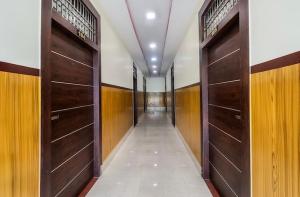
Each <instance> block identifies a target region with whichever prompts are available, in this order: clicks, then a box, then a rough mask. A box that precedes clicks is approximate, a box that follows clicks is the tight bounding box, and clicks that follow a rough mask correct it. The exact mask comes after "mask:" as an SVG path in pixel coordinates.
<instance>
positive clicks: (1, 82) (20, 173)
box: [0, 72, 40, 197]
mask: <svg viewBox="0 0 300 197" xmlns="http://www.w3.org/2000/svg"><path fill="white" fill-rule="evenodd" d="M0 122H1V124H0V138H1V143H0V155H1V162H0V174H1V176H0V194H1V196H7V197H13V196H33V197H38V196H39V185H40V183H39V182H40V179H39V176H40V173H39V169H40V79H39V77H35V76H28V75H22V74H14V73H8V72H0Z"/></svg>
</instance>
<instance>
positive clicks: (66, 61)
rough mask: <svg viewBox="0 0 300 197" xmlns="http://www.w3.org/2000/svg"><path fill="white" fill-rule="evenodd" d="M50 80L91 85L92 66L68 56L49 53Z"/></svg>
mask: <svg viewBox="0 0 300 197" xmlns="http://www.w3.org/2000/svg"><path fill="white" fill-rule="evenodd" d="M50 61H51V62H50V64H51V71H52V73H51V74H52V76H51V80H52V81H63V82H66V83H75V84H83V85H93V68H92V67H89V66H87V65H85V64H82V63H80V62H77V61H75V60H72V59H70V58H67V57H64V56H62V55H59V54H58V53H55V52H52V53H51V60H50Z"/></svg>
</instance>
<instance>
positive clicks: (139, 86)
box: [136, 67, 144, 92]
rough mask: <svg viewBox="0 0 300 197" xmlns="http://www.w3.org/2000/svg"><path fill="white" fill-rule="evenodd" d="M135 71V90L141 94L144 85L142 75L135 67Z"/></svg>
mask: <svg viewBox="0 0 300 197" xmlns="http://www.w3.org/2000/svg"><path fill="white" fill-rule="evenodd" d="M136 69H137V90H138V91H139V92H143V91H144V88H143V84H144V81H143V77H144V75H143V73H142V71H141V70H140V68H139V67H136Z"/></svg>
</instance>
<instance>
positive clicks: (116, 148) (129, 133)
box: [101, 126, 134, 173]
mask: <svg viewBox="0 0 300 197" xmlns="http://www.w3.org/2000/svg"><path fill="white" fill-rule="evenodd" d="M133 131H134V127H133V126H131V127H130V129H129V130H128V131H127V133H126V134H125V135H124V136H123V138H122V139H121V140H120V142H119V143H118V144H117V146H116V147H115V148H114V149H113V150H112V151H111V153H110V154H109V155H108V157H107V158H106V160H105V161H104V162H103V164H102V165H101V172H102V173H103V172H104V171H105V170H106V168H107V167H108V166H109V164H110V163H111V162H112V160H113V159H114V158H115V156H116V155H117V153H118V152H119V150H120V149H121V148H122V147H123V145H124V143H125V141H126V140H127V138H128V137H129V136H130V135H131V134H132V133H133Z"/></svg>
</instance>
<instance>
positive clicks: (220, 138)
mask: <svg viewBox="0 0 300 197" xmlns="http://www.w3.org/2000/svg"><path fill="white" fill-rule="evenodd" d="M209 134H210V135H209V142H210V143H211V144H213V145H214V146H215V147H216V148H217V149H218V150H220V151H221V152H222V154H223V155H224V156H225V157H226V158H227V159H229V160H230V161H231V162H232V163H233V164H234V165H235V166H237V167H238V168H239V169H242V165H241V160H242V146H241V143H240V142H238V141H237V140H235V139H233V138H231V137H230V136H228V135H226V134H225V133H223V132H222V131H220V130H218V129H217V128H215V127H213V126H211V125H210V126H209Z"/></svg>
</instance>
